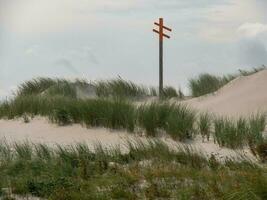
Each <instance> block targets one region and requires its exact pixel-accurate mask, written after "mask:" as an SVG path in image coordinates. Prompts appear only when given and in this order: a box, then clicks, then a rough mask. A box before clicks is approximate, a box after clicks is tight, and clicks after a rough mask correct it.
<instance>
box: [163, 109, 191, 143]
mask: <svg viewBox="0 0 267 200" xmlns="http://www.w3.org/2000/svg"><path fill="white" fill-rule="evenodd" d="M194 122H195V112H194V111H192V110H190V109H189V108H187V107H185V106H182V105H178V106H176V107H175V108H174V109H173V110H172V111H171V112H170V114H169V116H168V118H167V129H166V130H167V133H168V134H169V135H170V136H171V137H172V138H173V139H178V140H180V141H184V140H186V139H192V138H193V137H194V133H195V130H194Z"/></svg>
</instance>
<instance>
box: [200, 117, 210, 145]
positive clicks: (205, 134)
mask: <svg viewBox="0 0 267 200" xmlns="http://www.w3.org/2000/svg"><path fill="white" fill-rule="evenodd" d="M198 129H199V132H200V134H201V136H202V141H203V142H204V140H205V138H206V139H207V140H208V141H209V139H210V134H211V129H212V118H211V116H210V114H209V113H207V112H205V113H201V114H200V115H199V119H198Z"/></svg>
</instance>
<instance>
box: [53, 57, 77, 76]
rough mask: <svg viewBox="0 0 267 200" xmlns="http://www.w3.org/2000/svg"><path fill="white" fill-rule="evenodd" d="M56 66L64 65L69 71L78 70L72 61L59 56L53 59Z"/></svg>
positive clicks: (75, 71) (74, 71)
mask: <svg viewBox="0 0 267 200" xmlns="http://www.w3.org/2000/svg"><path fill="white" fill-rule="evenodd" d="M54 64H55V65H57V66H60V67H64V68H66V69H68V70H69V71H70V72H72V73H75V74H78V73H79V72H78V70H77V69H76V68H75V67H74V66H73V64H72V62H71V61H70V60H68V59H66V58H61V59H58V60H57V61H55V63H54Z"/></svg>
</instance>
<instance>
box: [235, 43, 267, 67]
mask: <svg viewBox="0 0 267 200" xmlns="http://www.w3.org/2000/svg"><path fill="white" fill-rule="evenodd" d="M239 51H240V62H241V64H243V65H247V66H252V67H257V66H261V65H266V64H267V50H266V47H265V45H264V43H263V42H262V41H260V40H258V39H243V40H241V41H240V42H239Z"/></svg>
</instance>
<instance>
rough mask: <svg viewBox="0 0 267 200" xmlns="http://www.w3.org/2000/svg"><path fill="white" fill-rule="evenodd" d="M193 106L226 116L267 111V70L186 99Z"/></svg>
mask: <svg viewBox="0 0 267 200" xmlns="http://www.w3.org/2000/svg"><path fill="white" fill-rule="evenodd" d="M184 103H186V104H187V105H189V106H190V107H192V108H195V109H198V110H201V111H209V112H213V113H215V114H219V115H225V116H233V117H237V116H248V115H251V114H252V113H255V112H266V111H267V70H262V71H260V72H257V73H255V74H253V75H250V76H242V77H238V78H236V79H234V80H233V81H231V82H230V83H228V84H227V85H225V86H224V87H222V88H221V89H220V90H218V91H217V92H216V93H214V94H210V95H207V96H204V97H199V98H193V99H190V100H187V101H184Z"/></svg>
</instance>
